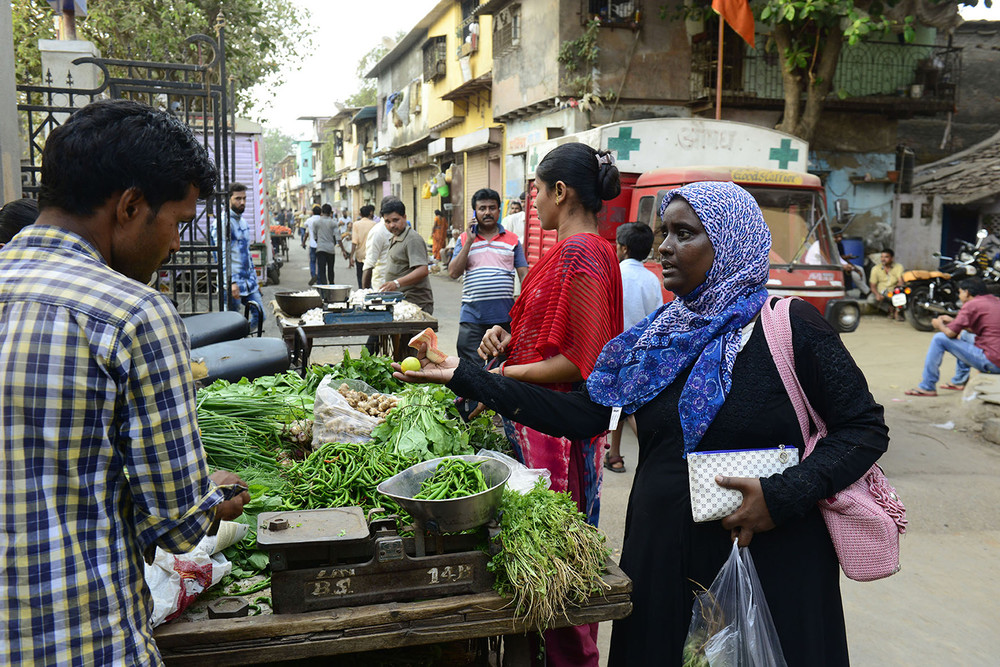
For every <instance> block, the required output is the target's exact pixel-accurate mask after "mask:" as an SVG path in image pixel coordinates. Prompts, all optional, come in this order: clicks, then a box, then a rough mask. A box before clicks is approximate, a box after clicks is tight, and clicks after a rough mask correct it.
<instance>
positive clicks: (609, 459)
mask: <svg viewBox="0 0 1000 667" xmlns="http://www.w3.org/2000/svg"><path fill="white" fill-rule="evenodd" d="M616 463H620V464H621V467H619V468H616V467H615V464H616ZM604 467H605V468H607V469H608V470H610V471H611V472H627V470H626V469H625V459H624V458H622V457H621V456H611V452H608V453H607V454H605V455H604Z"/></svg>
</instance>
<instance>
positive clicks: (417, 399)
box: [197, 351, 607, 621]
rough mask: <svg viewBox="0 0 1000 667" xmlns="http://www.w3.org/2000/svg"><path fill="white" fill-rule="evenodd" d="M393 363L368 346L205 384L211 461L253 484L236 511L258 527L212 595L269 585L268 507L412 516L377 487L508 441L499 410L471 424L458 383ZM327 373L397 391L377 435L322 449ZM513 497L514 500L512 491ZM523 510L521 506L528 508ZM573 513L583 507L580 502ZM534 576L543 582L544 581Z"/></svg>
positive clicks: (599, 554) (506, 585) (597, 556)
mask: <svg viewBox="0 0 1000 667" xmlns="http://www.w3.org/2000/svg"><path fill="white" fill-rule="evenodd" d="M390 364H391V361H390V360H389V359H387V358H385V357H377V356H372V355H369V354H368V352H367V351H362V353H361V356H360V357H359V358H353V357H351V356H350V354H348V353H345V354H344V359H343V361H342V362H340V363H338V364H334V365H330V366H320V365H315V366H311V367H310V368H309V369H308V371H307V373H306V375H305V377H300V376H299V375H298V374H296V373H294V372H289V373H285V374H281V375H274V376H268V377H262V378H258V379H257V380H254V381H253V382H250V381H247V380H242V381H240V382H238V383H235V384H231V383H228V382H226V381H224V380H219V381H217V382H215V383H214V384H212V385H211V386H209V387H205V388H203V389H201V390H199V391H198V397H197V402H198V425H199V430H200V433H201V440H202V445H203V446H204V449H205V452H206V455H207V457H208V461H209V465H210V466H211V467H212V468H213V469H224V470H231V471H233V472H236V473H237V474H239V475H240V476H241V477H242V478H243V479H244V480H245V481H246V482H247V484H248V485H249V487H250V496H251V498H252V500H251V502H250V503H249V504H247V505H246V506H245V507H244V514H243V516H241V517H240V518H239V519H238V521H240V522H241V523H245V524H246V525H248V526H249V527H250V533H249V534H248V535H247V537H246V538H245V539H244V540H243V541H242V542H241V543H240V544H238V545H234V546H232V547H230V548H229V549H227V550H226V551H225V552H224V553H225V555H226V557H227V558H229V560H230V561H231V562H232V564H233V570H232V574H231V575H230V576H229V577H228V578H227V579H226V580H223V582H222V585H221V586H219V587H217V588H216V590H215V591H213V593H214V595H220V594H237V595H247V594H250V593H253V592H256V591H258V590H262V589H264V588H267V587H268V586H269V583H270V578H269V577H266V575H267V568H268V556H267V554H266V553H265V552H263V551H259V550H257V548H256V543H257V541H256V524H257V515H258V514H260V513H262V512H273V511H280V510H302V509H316V508H322V507H346V506H358V507H361V508H362V509H363V510H364V511H365V512H366V513H367V512H368V510H371V509H374V508H376V507H381V508H383V509H384V510H385V511H386V512H388V513H391V514H398V515H399V516H400V518H401V522H402V523H403V524H404V525H405V523H408V522H409V517H408V516H407V515H406V513H405V511H403V510H402V508H400V507H398V506H397V505H396V504H395V503H394V502H392V501H391V500H390V499H389V498H386V497H385V496H382V495H381V494H379V493H378V492H377V490H376V487H377V485H378V484H379V483H380V482H382V481H383V480H385V479H387V478H388V477H391V476H392V475H395V474H396V473H398V472H401V471H402V470H405V469H406V468H408V467H410V466H412V465H414V464H416V463H419V462H420V461H425V460H429V459H432V458H437V457H441V456H456V455H462V454H473V453H475V451H477V450H479V449H482V448H485V449H493V450H498V451H504V450H508V449H509V447H508V445H507V444H506V439H505V438H504V436H503V434H502V433H501V432H500V431H499V430H498V429H497V428H496V427H495V426H494V424H493V414H492V413H491V412H489V411H487V412H485V413H484V414H482V415H480V416H479V417H477V418H475V419H473V420H472V421H471V422H468V423H466V422H464V421H463V420H462V419H461V417H460V415H459V413H458V410H457V408H456V407H455V403H454V401H455V395H454V394H453V393H452V392H451V391H450V390H448V389H446V388H444V387H440V386H436V385H404V384H402V383H400V382H398V381H397V380H396V379H395V378H393V377H392V368H391V365H390ZM327 376H331V384H332V386H333V387H336V386H337V385H338V383H340V382H341V381H347V382H350V381H361V382H364V383H365V384H367V385H369V386H370V387H371V388H372V389H374V390H376V391H378V392H381V393H384V394H393V395H395V396H396V397H397V398H398V399H399V400H398V404H397V405H396V407H394V408H392V409H391V410H389V412H388V413H387V414H386V415H385V419H384V421H382V422H381V423H380V424H378V426H376V427H375V428H374V429H373V430H372V432H371V438H372V439H371V441H370V442H365V443H337V442H331V443H320V444H319V446H317V447H316V448H315V449H314V446H313V442H312V439H313V438H312V431H313V429H312V418H313V407H314V401H315V396H316V391H317V389H318V388H319V386H320V383H321V382H323V380H324V378H326V377H327ZM538 493H542V490H539V491H538ZM544 493H545V494H551V492H548V491H544ZM536 495H537V494H536ZM505 502H509V501H508V500H507V499H506V498H505ZM518 502H521V503H523V502H524V501H523V500H519V501H518ZM519 510H520V511H519V512H518V514H522V515H523V511H524V510H523V507H522V508H519ZM569 514H576V513H575V508H573V510H572V511H570V512H569ZM567 520H568V521H576V520H577V518H576V517H572V516H571V517H569V518H568V519H567ZM580 522H581V523H583V522H582V520H581V521H580ZM584 525H585V524H584ZM593 533H594V536H593V538H592V539H591V540H590V542H591V547H592V548H591V550H590V553H591V554H592V558H591V560H592V561H593V562H595V563H596V566H595V567H596V570H595V573H594V574H593V575H592V576H590V577H588V576H587V574H586V573H583V581H584V583H585V585H586V586H589V587H592V588H593V589H596V587H597V586H598V585H599V583H598V582H599V581H600V569H601V567H603V563H604V560H605V559H606V557H607V550H606V549H605V547H604V542H603V536H602V535H601V534H600V533H598V532H597V531H596V529H594V530H593ZM511 539H513V537H511ZM577 546H579V545H577ZM506 564H514V561H513V559H508V560H506V561H504V562H501V561H500V559H498V562H497V567H498V570H497V579H498V581H497V587H498V589H499V590H501V591H502V592H505V593H507V594H510V593H511V592H512V589H511V580H510V579H508V578H506V577H503V576H502V574H503V571H504V565H506ZM519 564H520V563H519ZM521 565H522V569H523V564H521ZM261 575H265V577H266V578H265V579H263V580H261V581H259V582H258V583H255V584H254V585H251V586H247V585H246V583H245V581H244V580H248V579H251V578H254V579H253V581H255V582H256V581H257V580H259V579H260V576H261ZM524 583H527V582H524ZM531 583H533V584H537V580H535V581H531ZM514 592H515V593H516V590H515V591H514ZM588 592H589V591H588ZM214 595H213V596H214ZM258 601H263V600H260V599H258ZM536 613H538V612H537V611H536ZM551 613H552V609H551V608H546V609H545V610H544V611H541V613H538V616H540V617H548V618H546V619H545V620H546V621H547V620H550V619H551ZM537 620H542V619H541V618H539V619H537Z"/></svg>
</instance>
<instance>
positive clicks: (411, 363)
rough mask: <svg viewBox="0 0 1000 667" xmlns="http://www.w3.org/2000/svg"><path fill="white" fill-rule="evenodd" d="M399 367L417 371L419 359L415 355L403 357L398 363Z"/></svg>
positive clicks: (404, 369)
mask: <svg viewBox="0 0 1000 667" xmlns="http://www.w3.org/2000/svg"><path fill="white" fill-rule="evenodd" d="M399 367H400V368H402V369H403V371H404V372H406V371H419V370H420V360H419V359H417V358H416V357H407V358H406V359H403V363H401V364H400V365H399Z"/></svg>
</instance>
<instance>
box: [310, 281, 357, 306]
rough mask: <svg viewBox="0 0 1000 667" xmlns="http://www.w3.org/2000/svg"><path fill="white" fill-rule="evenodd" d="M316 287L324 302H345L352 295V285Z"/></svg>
mask: <svg viewBox="0 0 1000 667" xmlns="http://www.w3.org/2000/svg"><path fill="white" fill-rule="evenodd" d="M314 289H315V290H316V291H317V292H319V296H320V298H321V299H323V303H344V302H345V301H347V299H348V298H350V296H351V286H350V285H316V286H314Z"/></svg>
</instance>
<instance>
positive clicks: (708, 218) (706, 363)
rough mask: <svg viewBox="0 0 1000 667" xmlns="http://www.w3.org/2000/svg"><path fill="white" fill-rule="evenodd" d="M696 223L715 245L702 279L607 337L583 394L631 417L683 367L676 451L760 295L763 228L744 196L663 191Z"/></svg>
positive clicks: (697, 422)
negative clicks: (688, 371)
mask: <svg viewBox="0 0 1000 667" xmlns="http://www.w3.org/2000/svg"><path fill="white" fill-rule="evenodd" d="M675 197H680V198H682V199H684V200H685V201H686V202H687V203H688V204H690V205H691V208H693V209H694V212H695V213H696V214H697V215H698V219H699V220H701V224H702V225H704V227H705V231H706V232H708V238H709V239H710V240H711V242H712V247H713V248H714V249H715V260H714V261H713V262H712V268H711V269H709V271H708V273H707V274H706V276H705V282H703V283H702V284H701V285H700V286H699V287H697V288H695V289H694V290H693V291H692V292H691V293H690V294H687V295H686V296H678V297H677V298H676V299H674V300H673V301H671V302H670V303H668V304H665V305H663V306H662V307H661V308H660V309H659V310H657V311H656V312H655V313H653V314H651V315H650V316H649V317H647V318H646V319H645V320H643V321H642V322H639V323H638V324H636V325H635V326H634V327H632V328H631V329H629V330H628V331H626V332H624V333H623V334H621V335H620V336H618V337H616V338H613V339H612V340H611V341H610V342H609V343H608V344H607V345H605V346H604V350H603V351H602V352H601V355H600V356H599V357H598V358H597V364H596V366H595V368H594V372H593V373H591V374H590V377H589V378H588V379H587V389H588V391H589V392H590V397H591V399H592V400H594V401H595V402H597V403H600V404H601V405H607V406H618V407H621V408H622V409H623V411H624V412H625V413H626V414H632V413H634V412H635V411H636V410H638V409H639V408H640V407H641V406H642V405H644V404H645V403H647V402H648V401H650V400H651V399H653V398H654V397H655V396H656V395H657V394H659V393H660V392H661V391H663V389H664V388H666V387H667V386H669V385H670V384H671V383H673V381H674V380H675V379H677V377H678V376H679V375H681V374H682V373H683V372H684V371H685V369H687V368H688V367H691V365H692V363H693V364H694V366H693V367H692V368H691V374H690V375H689V376H688V379H687V382H686V383H685V384H684V389H683V390H682V391H681V397H680V401H679V404H678V409H679V412H680V417H681V429H682V431H683V435H684V455H685V456H687V453H688V452H690V451H692V450H694V448H695V447H696V446H697V445H698V443H699V442H700V441H701V438H702V436H703V435H705V431H707V430H708V427H709V425H710V424H711V423H712V420H713V419H715V415H716V414H718V412H719V410H720V409H721V408H722V404H723V403H724V402H725V400H726V395H727V394H728V393H729V390H730V388H731V387H732V384H733V378H732V373H733V364H734V363H735V361H736V353H737V352H739V349H740V336H741V331H740V330H741V329H742V328H743V327H745V326H746V325H747V324H749V323H750V321H751V320H753V318H754V317H755V316H756V315H757V313H759V312H760V309H761V307H762V306H763V305H764V301H765V300H766V298H767V290H766V289H765V285H766V284H767V273H768V268H769V259H768V255H769V252H770V250H771V232H770V231H769V230H768V228H767V224H766V223H765V222H764V216H763V215H762V214H761V211H760V207H759V206H758V205H757V202H756V201H754V198H753V197H751V196H750V193H749V192H747V191H746V190H744V189H743V188H741V187H740V186H738V185H736V184H734V183H724V182H715V181H712V182H704V183H691V184H690V185H685V186H684V187H682V188H679V189H677V190H672V191H670V193H669V194H667V196H666V197H665V198H664V200H663V203H662V204H661V205H660V211H659V212H660V216H661V217H662V216H663V213H664V211H666V208H667V205H668V204H669V203H670V202H671V201H672V200H673V199H674V198H675Z"/></svg>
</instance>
